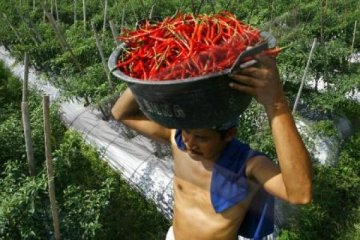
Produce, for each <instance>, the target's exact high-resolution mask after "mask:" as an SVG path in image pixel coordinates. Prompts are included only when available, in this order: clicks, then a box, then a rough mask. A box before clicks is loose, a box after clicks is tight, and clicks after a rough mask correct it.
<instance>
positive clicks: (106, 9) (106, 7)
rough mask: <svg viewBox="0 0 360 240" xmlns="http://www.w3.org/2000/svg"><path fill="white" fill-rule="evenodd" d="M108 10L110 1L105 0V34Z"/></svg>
mask: <svg viewBox="0 0 360 240" xmlns="http://www.w3.org/2000/svg"><path fill="white" fill-rule="evenodd" d="M107 11H108V1H107V0H105V6H104V23H103V34H104V33H105V30H106V18H107Z"/></svg>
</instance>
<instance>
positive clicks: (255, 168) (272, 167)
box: [246, 155, 280, 183]
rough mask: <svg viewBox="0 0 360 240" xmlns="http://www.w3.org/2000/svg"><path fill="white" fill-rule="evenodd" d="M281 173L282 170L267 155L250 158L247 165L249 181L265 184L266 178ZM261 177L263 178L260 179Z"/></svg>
mask: <svg viewBox="0 0 360 240" xmlns="http://www.w3.org/2000/svg"><path fill="white" fill-rule="evenodd" d="M279 173H280V168H279V166H278V165H277V164H275V163H274V162H273V161H272V160H271V159H270V158H268V157H267V156H265V155H257V156H254V157H252V158H250V159H249V160H248V161H247V163H246V176H247V177H248V178H249V179H253V180H256V181H257V182H259V183H263V181H262V180H264V179H266V177H270V176H274V175H276V174H279ZM260 176H263V177H261V178H260V179H259V177H260Z"/></svg>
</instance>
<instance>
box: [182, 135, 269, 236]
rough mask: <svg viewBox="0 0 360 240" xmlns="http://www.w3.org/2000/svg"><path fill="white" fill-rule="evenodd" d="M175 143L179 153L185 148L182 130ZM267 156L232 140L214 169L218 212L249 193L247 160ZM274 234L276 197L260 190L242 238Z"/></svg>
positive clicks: (212, 192)
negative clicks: (246, 169) (246, 173)
mask: <svg viewBox="0 0 360 240" xmlns="http://www.w3.org/2000/svg"><path fill="white" fill-rule="evenodd" d="M175 141H176V143H177V146H178V148H179V149H180V150H183V151H184V150H185V148H186V146H185V144H184V142H183V140H182V136H181V130H177V132H176V134H175ZM257 155H264V154H263V153H261V152H257V151H254V150H252V149H251V148H250V147H249V145H248V144H244V143H241V142H240V141H239V140H237V139H233V140H232V141H230V142H229V143H228V144H227V146H226V147H225V149H224V151H223V153H222V154H221V156H220V158H219V159H218V160H217V161H216V163H215V164H214V167H213V172H212V179H211V185H210V196H211V203H212V205H213V207H214V210H215V211H216V212H217V213H220V212H223V211H225V210H226V209H229V208H231V207H233V206H234V205H236V204H238V203H239V202H241V201H242V200H244V199H245V198H246V196H247V194H248V183H247V182H248V180H247V179H246V175H245V167H246V161H247V160H248V159H250V158H252V157H254V156H257ZM273 231H274V198H273V197H272V196H271V195H269V194H268V193H267V192H265V191H264V190H263V189H260V190H259V191H258V192H257V193H256V195H255V197H254V199H253V200H252V202H251V204H250V207H249V209H248V211H247V213H246V215H245V218H244V220H243V223H242V224H241V226H240V229H239V235H240V236H242V237H246V238H253V239H255V240H257V239H261V238H262V237H263V236H266V235H269V234H271V233H273Z"/></svg>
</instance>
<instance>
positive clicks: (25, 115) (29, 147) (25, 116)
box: [21, 53, 36, 176]
mask: <svg viewBox="0 0 360 240" xmlns="http://www.w3.org/2000/svg"><path fill="white" fill-rule="evenodd" d="M24 59H25V62H24V64H25V70H24V81H23V94H22V102H21V114H22V122H23V128H24V137H25V147H26V157H27V161H28V164H29V174H30V176H35V174H36V173H35V161H34V148H33V141H32V139H31V125H30V114H29V106H28V102H27V96H28V79H29V77H28V76H29V57H28V54H27V53H25V56H24Z"/></svg>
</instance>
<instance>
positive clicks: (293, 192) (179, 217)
mask: <svg viewBox="0 0 360 240" xmlns="http://www.w3.org/2000/svg"><path fill="white" fill-rule="evenodd" d="M256 59H257V61H258V65H257V66H256V67H254V66H253V67H248V68H246V69H243V70H241V71H240V72H238V73H236V74H234V75H232V76H231V78H232V79H233V82H232V83H230V85H229V87H231V88H233V89H235V90H238V91H240V92H245V93H248V94H251V95H252V96H253V97H254V98H255V99H256V100H257V101H258V102H259V103H260V104H262V105H263V107H264V110H265V112H266V114H267V117H268V120H269V124H270V126H271V129H272V136H273V140H274V143H275V148H276V153H277V157H278V161H279V165H276V164H275V163H274V162H272V161H271V160H270V159H269V158H268V157H266V156H265V155H261V154H253V155H250V157H249V158H248V159H246V161H245V162H244V164H243V165H244V167H243V168H242V169H243V172H244V173H243V175H244V176H245V177H244V178H245V179H246V181H245V185H246V187H245V188H244V189H246V190H245V194H242V195H243V196H242V197H240V198H237V199H238V200H237V202H234V203H231V204H230V205H227V206H225V207H223V208H222V207H221V206H220V208H216V207H215V205H216V201H218V200H216V198H215V197H214V196H215V193H216V191H215V193H214V191H213V186H212V185H214V186H215V187H216V184H217V183H216V181H218V180H219V179H220V178H219V176H216V177H215V176H214V178H213V179H212V175H213V174H215V171H216V174H217V175H219V173H220V172H221V171H222V170H221V169H220V168H219V167H218V165H220V163H218V161H219V158H220V157H221V156H222V154H223V152H224V151H227V150H226V149H227V147H228V145H230V143H231V144H233V141H234V138H235V136H236V126H230V128H227V129H221V131H220V130H218V129H181V130H176V129H167V128H165V127H163V126H160V125H159V124H157V123H155V122H152V121H150V120H148V119H147V118H146V117H145V116H144V115H143V114H142V112H141V111H140V110H139V107H138V105H137V103H136V101H135V100H134V97H133V95H132V93H131V91H130V90H129V89H127V90H126V91H125V92H124V93H123V94H122V95H121V97H120V98H119V99H118V100H117V102H116V103H115V105H114V107H113V109H112V115H113V117H114V118H115V119H117V120H118V121H121V122H122V123H124V124H125V125H127V126H128V127H130V128H132V129H134V130H136V131H138V132H139V133H141V134H143V135H145V136H147V137H150V138H152V139H155V140H159V141H162V142H168V143H170V144H171V149H172V154H173V159H174V208H173V210H174V215H173V226H172V229H171V230H170V231H169V232H168V236H167V238H168V239H170V238H172V239H173V238H175V239H176V240H181V239H184V240H189V239H191V240H210V239H211V240H212V239H214V240H215V239H221V240H234V239H237V238H238V229H239V226H241V224H242V223H243V220H244V217H245V215H246V213H247V210H248V208H249V206H250V204H251V202H252V200H253V198H254V196H255V194H256V192H257V191H259V189H260V188H261V189H264V190H265V191H266V192H268V193H270V194H271V195H273V196H275V197H278V198H280V199H283V200H285V201H287V202H290V203H292V204H306V203H309V202H310V201H311V198H312V167H311V162H310V159H309V156H308V152H307V150H306V148H305V146H304V143H303V141H302V139H301V137H300V135H299V133H298V131H297V129H296V126H295V123H294V119H293V116H292V114H291V111H290V109H289V106H288V103H287V101H286V99H285V96H284V93H283V89H282V86H281V83H280V80H279V73H278V69H277V67H276V62H275V60H274V59H273V58H271V57H268V56H266V55H265V54H260V55H258V56H257V57H256ZM236 146H237V145H236ZM239 146H240V147H244V149H247V145H239ZM246 151H247V150H246ZM249 151H251V150H249ZM240 155H241V154H240ZM230 160H231V161H233V162H236V161H237V159H233V160H232V159H230ZM215 169H217V170H215ZM219 169H220V170H219ZM225 171H227V170H226V169H225ZM220 174H221V173H220ZM223 176H226V174H225V175H223ZM231 177H233V176H229V178H231ZM244 178H241V177H240V178H237V179H238V180H237V181H234V182H235V185H232V186H237V185H236V184H238V186H239V187H238V188H239V189H240V188H243V187H244V186H243V185H244ZM212 180H213V181H214V182H212ZM219 181H220V180H219ZM225 181H226V180H225ZM222 184H223V183H221V184H220V185H219V184H218V188H220V190H221V188H223V187H224V188H227V187H226V186H227V185H226V184H228V183H227V182H224V184H223V185H222ZM232 184H234V183H232ZM229 189H231V187H229ZM218 190H219V189H218ZM231 191H232V190H231ZM241 191H242V190H241ZM225 193H226V191H225ZM220 195H221V194H220ZM235 195H236V196H238V194H235ZM240 195H241V194H240ZM221 197H222V199H225V198H226V196H220V198H221ZM218 202H219V201H218ZM221 208H222V209H221Z"/></svg>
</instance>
